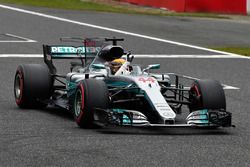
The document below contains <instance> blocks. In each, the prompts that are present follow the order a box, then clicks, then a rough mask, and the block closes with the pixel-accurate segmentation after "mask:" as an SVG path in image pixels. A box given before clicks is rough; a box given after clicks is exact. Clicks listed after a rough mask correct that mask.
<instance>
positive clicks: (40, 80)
mask: <svg viewBox="0 0 250 167" xmlns="http://www.w3.org/2000/svg"><path fill="white" fill-rule="evenodd" d="M52 88H53V80H52V77H51V75H50V73H49V69H48V68H47V67H46V66H43V65H40V64H25V65H19V66H18V68H17V70H16V75H15V81H14V96H15V101H16V104H17V105H18V106H19V107H20V108H34V107H35V108H37V107H39V108H40V107H45V106H46V104H43V103H41V100H42V99H48V98H49V97H50V96H51V94H52Z"/></svg>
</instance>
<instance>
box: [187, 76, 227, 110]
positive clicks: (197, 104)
mask: <svg viewBox="0 0 250 167" xmlns="http://www.w3.org/2000/svg"><path fill="white" fill-rule="evenodd" d="M189 102H190V105H189V109H190V111H195V110H202V109H212V110H226V98H225V93H224V90H223V88H222V86H221V84H220V82H218V81H215V80H197V81H195V82H194V83H193V85H192V86H191V89H190V91H189Z"/></svg>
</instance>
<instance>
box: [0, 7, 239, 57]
mask: <svg viewBox="0 0 250 167" xmlns="http://www.w3.org/2000/svg"><path fill="white" fill-rule="evenodd" d="M0 7H1V8H4V9H9V10H13V11H17V12H22V13H26V14H31V15H36V16H40V17H45V18H49V19H54V20H59V21H63V22H68V23H72V24H77V25H82V26H86V27H91V28H96V29H101V30H106V31H111V32H116V33H120V34H125V35H130V36H135V37H139V38H144V39H150V40H154V41H158V42H164V43H170V44H174V45H179V46H184V47H189V48H193V49H198V50H203V51H208V52H213V53H217V54H226V55H233V56H238V57H240V56H241V55H237V54H232V53H228V52H223V51H218V50H213V49H208V48H204V47H200V46H195V45H190V44H185V43H181V42H175V41H170V40H166V39H161V38H156V37H152V36H147V35H142V34H137V33H132V32H127V31H123V30H118V29H113V28H108V27H103V26H98V25H94V24H88V23H84V22H79V21H74V20H70V19H65V18H61V17H57V16H52V15H48V14H43V13H39V12H34V11H29V10H24V9H20V8H15V7H11V6H6V5H1V4H0Z"/></svg>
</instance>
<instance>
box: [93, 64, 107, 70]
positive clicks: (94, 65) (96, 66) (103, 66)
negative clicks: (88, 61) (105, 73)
mask: <svg viewBox="0 0 250 167" xmlns="http://www.w3.org/2000/svg"><path fill="white" fill-rule="evenodd" d="M92 68H94V69H98V70H101V69H106V67H105V65H103V64H92Z"/></svg>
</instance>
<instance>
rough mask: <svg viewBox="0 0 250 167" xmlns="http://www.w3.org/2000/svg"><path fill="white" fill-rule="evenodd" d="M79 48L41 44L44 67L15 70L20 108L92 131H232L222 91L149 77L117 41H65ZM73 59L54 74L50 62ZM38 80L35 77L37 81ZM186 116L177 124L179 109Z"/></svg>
mask: <svg viewBox="0 0 250 167" xmlns="http://www.w3.org/2000/svg"><path fill="white" fill-rule="evenodd" d="M63 40H64V41H65V40H68V41H71V42H72V41H82V45H81V46H77V47H76V46H71V45H52V46H51V45H44V46H43V50H44V62H45V64H46V65H40V64H24V65H19V66H18V68H17V71H16V75H15V82H14V95H15V99H16V104H17V105H18V106H19V107H20V108H41V107H46V106H56V107H60V108H63V109H66V110H68V111H70V112H71V113H72V114H73V115H74V118H75V121H76V123H77V124H78V125H79V126H80V127H82V128H91V127H93V126H99V127H105V126H136V127H201V128H202V127H205V128H208V127H213V128H216V127H231V126H232V123H231V120H232V114H231V113H230V112H228V111H226V99H225V94H224V90H223V86H222V85H221V84H220V82H218V81H215V80H200V79H197V78H192V77H188V76H183V75H178V74H174V73H152V71H154V69H159V68H160V64H150V65H148V66H146V67H145V68H142V67H141V66H140V65H137V64H133V63H132V62H133V59H134V56H133V55H132V54H131V53H129V52H128V53H126V52H125V51H124V49H123V48H122V47H121V46H119V45H117V42H118V41H123V39H117V38H109V39H108V38H105V39H98V38H85V39H80V38H64V39H63ZM56 59H70V60H72V59H74V60H78V61H77V62H75V61H74V62H70V69H69V72H68V73H66V74H59V73H58V72H57V68H56V67H55V65H54V63H53V61H54V60H56ZM38 76H39V77H38ZM183 107H186V110H189V113H188V114H187V115H186V116H185V118H184V119H182V120H180V118H181V117H180V118H179V116H178V115H179V114H182V113H183V112H182V108H183Z"/></svg>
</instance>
